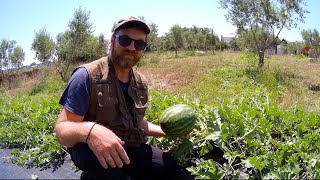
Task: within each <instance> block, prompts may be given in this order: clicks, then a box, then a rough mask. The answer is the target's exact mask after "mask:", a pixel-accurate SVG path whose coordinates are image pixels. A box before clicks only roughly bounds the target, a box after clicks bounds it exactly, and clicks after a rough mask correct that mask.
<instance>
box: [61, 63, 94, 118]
mask: <svg viewBox="0 0 320 180" xmlns="http://www.w3.org/2000/svg"><path fill="white" fill-rule="evenodd" d="M89 101H90V81H89V75H88V72H87V70H86V69H85V68H79V69H77V70H76V71H75V72H74V73H73V75H72V77H71V79H70V80H69V83H68V85H67V87H66V89H65V90H64V92H63V94H62V96H61V98H60V101H59V104H61V105H62V106H63V107H64V108H65V109H67V110H68V111H70V112H73V113H75V114H78V115H80V116H84V115H85V114H86V113H87V111H88V109H89Z"/></svg>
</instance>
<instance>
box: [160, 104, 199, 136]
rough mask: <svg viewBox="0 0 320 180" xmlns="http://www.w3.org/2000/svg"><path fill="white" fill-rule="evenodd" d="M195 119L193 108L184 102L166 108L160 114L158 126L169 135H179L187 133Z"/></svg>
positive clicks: (192, 126)
mask: <svg viewBox="0 0 320 180" xmlns="http://www.w3.org/2000/svg"><path fill="white" fill-rule="evenodd" d="M196 121H197V118H196V115H195V112H194V110H193V109H192V108H191V107H190V106H188V105H185V104H177V105H174V106H171V107H169V108H168V109H166V110H165V111H164V112H163V113H162V114H161V116H160V120H159V122H160V127H161V129H162V130H163V131H164V132H165V133H166V135H167V136H169V137H173V138H175V137H181V136H183V135H185V134H187V133H189V132H190V131H191V130H192V129H193V128H194V125H195V123H196Z"/></svg>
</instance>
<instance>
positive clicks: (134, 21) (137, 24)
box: [114, 16, 150, 34]
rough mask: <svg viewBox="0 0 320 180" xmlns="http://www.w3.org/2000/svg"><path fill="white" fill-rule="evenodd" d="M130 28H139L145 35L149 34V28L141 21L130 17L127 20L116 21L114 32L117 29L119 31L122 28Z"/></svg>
mask: <svg viewBox="0 0 320 180" xmlns="http://www.w3.org/2000/svg"><path fill="white" fill-rule="evenodd" d="M131 26H133V27H140V28H141V29H142V30H143V31H144V32H145V33H146V34H149V33H150V28H149V26H148V25H147V24H146V23H145V22H144V21H143V20H142V19H140V18H138V17H134V16H131V17H129V18H127V19H121V20H120V21H118V24H117V26H116V28H115V29H114V31H116V30H117V29H120V28H121V27H122V28H123V27H131Z"/></svg>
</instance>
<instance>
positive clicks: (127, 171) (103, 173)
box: [68, 143, 179, 180]
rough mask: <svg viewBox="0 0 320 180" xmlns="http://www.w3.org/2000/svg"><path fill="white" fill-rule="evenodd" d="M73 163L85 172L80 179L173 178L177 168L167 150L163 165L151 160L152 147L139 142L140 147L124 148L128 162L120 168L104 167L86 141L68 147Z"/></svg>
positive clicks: (133, 179) (138, 179) (136, 179)
mask: <svg viewBox="0 0 320 180" xmlns="http://www.w3.org/2000/svg"><path fill="white" fill-rule="evenodd" d="M68 150H69V152H70V154H71V159H72V161H73V162H74V164H75V165H76V166H77V167H78V168H79V169H81V170H82V171H83V173H85V175H84V176H82V179H110V180H112V179H117V180H146V179H166V180H168V179H174V178H173V177H174V176H175V173H176V170H177V169H178V168H179V166H178V165H177V163H176V161H175V160H174V158H173V157H172V156H171V155H170V153H168V152H164V153H163V165H160V164H157V163H153V162H152V148H151V146H150V145H147V144H141V146H140V147H135V148H128V147H126V148H125V151H126V153H127V155H128V157H129V159H130V164H124V165H123V167H122V168H118V167H116V168H111V167H109V168H108V169H104V168H103V167H102V166H101V164H100V162H99V161H98V159H97V157H96V156H95V155H94V153H93V152H92V151H91V149H90V148H89V147H88V145H87V144H86V143H78V144H76V145H75V146H74V147H72V148H69V149H68Z"/></svg>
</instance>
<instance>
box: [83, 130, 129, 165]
mask: <svg viewBox="0 0 320 180" xmlns="http://www.w3.org/2000/svg"><path fill="white" fill-rule="evenodd" d="M87 143H88V146H89V148H90V149H91V150H92V152H93V153H94V154H95V155H96V156H97V158H98V160H99V162H100V164H101V165H102V167H104V168H105V169H107V168H108V165H109V166H111V167H112V168H115V167H116V166H118V167H119V168H122V167H123V163H122V162H124V163H126V164H129V163H130V160H129V157H128V155H127V153H126V151H125V150H124V148H123V146H122V145H123V144H124V141H122V140H121V139H120V138H119V137H118V136H117V135H116V134H114V133H113V132H112V131H111V130H109V129H108V128H106V127H104V126H101V125H99V124H96V125H95V126H94V127H93V129H92V131H91V133H90V135H89V138H88V141H87Z"/></svg>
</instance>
